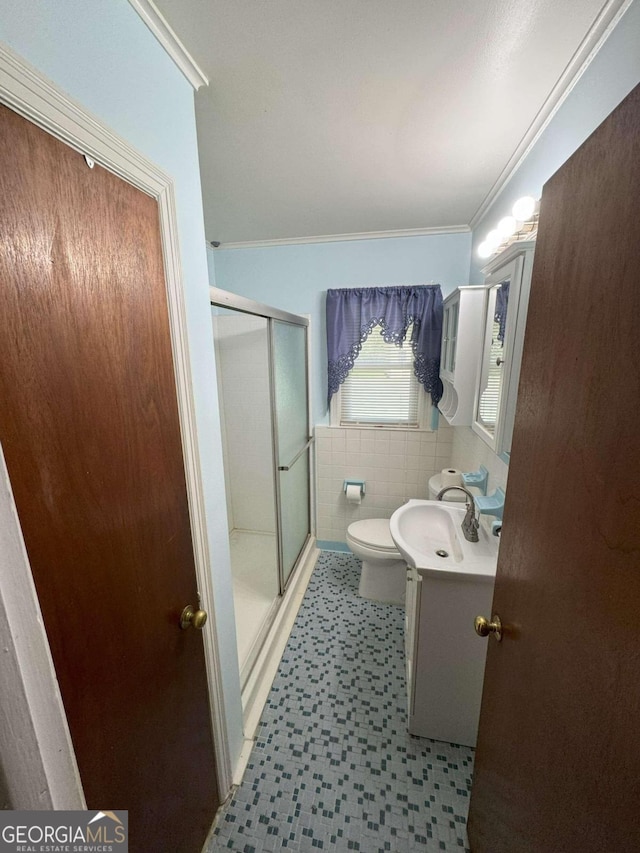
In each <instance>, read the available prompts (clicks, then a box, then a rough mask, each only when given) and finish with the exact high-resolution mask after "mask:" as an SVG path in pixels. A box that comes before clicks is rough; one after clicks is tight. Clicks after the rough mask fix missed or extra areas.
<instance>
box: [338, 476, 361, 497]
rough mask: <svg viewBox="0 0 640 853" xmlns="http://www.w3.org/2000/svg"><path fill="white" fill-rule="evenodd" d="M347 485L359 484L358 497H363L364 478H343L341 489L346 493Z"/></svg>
mask: <svg viewBox="0 0 640 853" xmlns="http://www.w3.org/2000/svg"><path fill="white" fill-rule="evenodd" d="M347 486H359V487H360V497H361V498H363V497H364V493H365V482H364V480H345V481H344V483H343V484H342V491H343V492H344V493H345V495H346V494H347Z"/></svg>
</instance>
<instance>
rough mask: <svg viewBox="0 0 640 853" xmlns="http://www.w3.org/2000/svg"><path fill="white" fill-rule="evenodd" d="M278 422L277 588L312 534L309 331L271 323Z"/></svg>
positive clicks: (275, 403) (292, 325) (275, 322)
mask: <svg viewBox="0 0 640 853" xmlns="http://www.w3.org/2000/svg"><path fill="white" fill-rule="evenodd" d="M271 345H272V353H273V361H272V364H273V395H274V411H275V424H276V441H275V444H276V459H277V468H278V480H277V483H278V489H277V492H278V503H279V516H280V530H279V548H280V565H281V588H282V591H283V592H284V589H285V587H286V585H287V582H288V580H289V577H290V575H291V572H292V571H293V569H294V567H295V565H296V561H297V560H298V557H299V556H300V554H301V552H302V549H303V548H304V546H305V544H306V542H307V539H308V538H309V534H310V517H309V503H310V495H309V470H310V442H311V439H310V436H309V402H308V396H307V329H306V326H300V325H296V324H293V323H287V322H284V321H282V320H272V321H271Z"/></svg>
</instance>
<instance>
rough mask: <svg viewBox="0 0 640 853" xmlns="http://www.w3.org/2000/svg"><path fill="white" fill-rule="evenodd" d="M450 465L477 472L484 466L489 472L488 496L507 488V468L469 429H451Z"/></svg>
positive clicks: (461, 469)
mask: <svg viewBox="0 0 640 853" xmlns="http://www.w3.org/2000/svg"><path fill="white" fill-rule="evenodd" d="M451 465H452V467H454V468H458V469H459V470H460V471H477V470H478V468H479V467H480V465H484V467H485V468H486V469H487V471H488V472H489V483H488V486H487V494H489V495H490V494H491V493H492V492H494V491H495V490H496V489H497V488H498V487H500V488H503V489H505V490H506V488H507V477H508V475H509V466H508V465H507V464H506V463H505V462H503V461H502V459H500V457H498V456H496V454H495V453H494V452H493V450H491V448H490V447H489V446H488V445H487V444H485V443H484V441H483V440H482V439H481V438H480V436H479V435H476V434H475V432H474V431H473V430H472V429H471V427H454V428H453V451H452V456H451Z"/></svg>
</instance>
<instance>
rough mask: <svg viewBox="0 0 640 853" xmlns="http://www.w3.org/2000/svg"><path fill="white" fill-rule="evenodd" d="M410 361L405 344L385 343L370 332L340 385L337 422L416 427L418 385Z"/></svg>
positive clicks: (411, 352)
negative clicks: (339, 408) (339, 411)
mask: <svg viewBox="0 0 640 853" xmlns="http://www.w3.org/2000/svg"><path fill="white" fill-rule="evenodd" d="M410 337H411V329H409V333H408V335H407V338H409V339H410ZM413 361H414V355H413V349H412V347H411V345H410V344H409V343H405V344H404V346H402V347H399V346H396V345H395V344H390V343H385V342H384V340H383V338H382V336H381V335H380V334H379V330H378V329H374V330H373V332H372V333H371V334H370V335H369V337H368V338H367V340H366V341H365V342H364V344H363V345H362V349H361V351H360V354H359V355H358V358H357V359H356V362H355V364H354V366H353V368H352V370H351V372H350V373H349V376H348V377H347V378H346V379H345V381H344V383H343V384H342V387H341V398H340V399H341V416H340V422H341V423H342V424H345V425H346V424H369V425H379V426H405V427H417V426H418V392H419V388H420V386H419V384H418V380H417V379H416V377H415V375H414V365H413Z"/></svg>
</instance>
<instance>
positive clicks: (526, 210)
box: [512, 195, 536, 222]
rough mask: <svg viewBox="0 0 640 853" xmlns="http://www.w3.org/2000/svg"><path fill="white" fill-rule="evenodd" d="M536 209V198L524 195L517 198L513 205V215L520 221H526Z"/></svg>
mask: <svg viewBox="0 0 640 853" xmlns="http://www.w3.org/2000/svg"><path fill="white" fill-rule="evenodd" d="M535 209H536V200H535V198H533V196H530V195H525V196H523V197H522V198H519V199H518V201H517V202H516V203H515V204H514V205H513V211H512V212H513V215H514V216H515V218H516V219H518V220H519V221H520V222H527V221H528V220H529V219H531V217H532V216H533V214H534V213H535Z"/></svg>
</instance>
